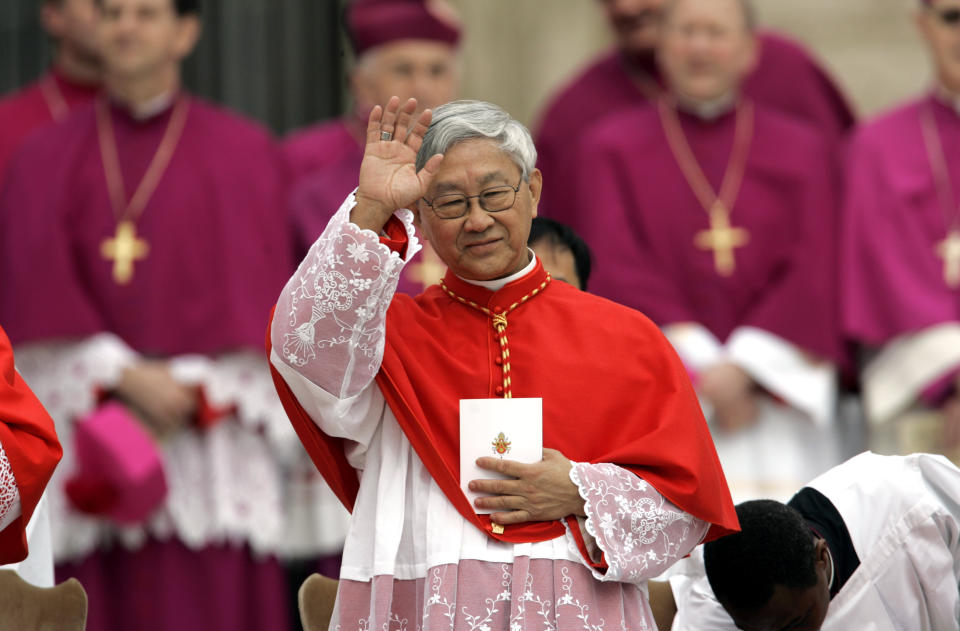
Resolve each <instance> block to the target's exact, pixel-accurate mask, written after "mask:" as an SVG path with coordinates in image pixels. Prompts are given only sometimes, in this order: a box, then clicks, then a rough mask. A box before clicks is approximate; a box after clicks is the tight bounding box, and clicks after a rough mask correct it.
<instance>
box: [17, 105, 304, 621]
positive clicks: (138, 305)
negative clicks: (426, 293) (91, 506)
mask: <svg viewBox="0 0 960 631" xmlns="http://www.w3.org/2000/svg"><path fill="white" fill-rule="evenodd" d="M183 103H185V104H186V105H185V107H186V109H182V107H181V105H182V104H183ZM98 111H99V112H101V113H102V114H104V115H105V116H106V119H105V120H109V121H110V123H111V127H112V129H113V134H114V137H115V145H113V146H115V147H116V150H117V158H118V160H117V162H118V163H119V165H120V166H119V171H120V174H121V178H122V181H123V184H124V188H125V189H126V196H127V198H129V197H130V196H131V195H133V194H134V191H135V190H137V188H138V182H140V181H141V179H142V178H143V176H144V173H145V172H146V171H148V165H149V164H150V163H151V162H152V160H153V158H154V155H155V153H156V152H157V149H158V146H160V145H161V144H162V140H161V139H162V138H164V136H165V133H166V132H167V129H168V123H170V121H171V118H172V117H175V116H177V117H178V118H176V120H183V128H182V134H181V135H180V138H179V141H178V142H176V143H175V145H174V146H173V147H174V148H173V151H172V154H171V157H170V160H169V165H168V166H167V168H166V169H165V170H164V171H163V173H162V175H161V176H160V178H159V180H157V186H156V188H155V191H154V192H153V194H152V195H150V196H149V200H148V201H147V203H146V206H145V207H144V210H143V212H142V213H141V214H140V215H139V217H137V218H135V221H134V225H135V230H136V236H137V238H139V239H141V240H143V241H145V242H146V243H147V244H148V247H149V249H148V250H147V251H146V252H143V251H141V252H140V254H141V257H140V258H138V259H137V260H135V261H133V264H132V277H131V278H130V279H129V282H127V283H126V284H118V282H117V281H116V280H115V275H114V264H113V262H112V261H111V260H108V258H106V257H105V256H104V253H105V252H106V253H107V254H109V253H110V252H109V251H108V250H104V243H105V242H106V241H107V240H108V239H110V238H112V237H114V235H115V234H116V232H117V219H116V217H115V215H114V208H113V206H112V204H111V197H110V194H109V193H108V186H107V183H106V182H107V181H106V178H105V176H104V160H103V158H102V154H101V151H100V146H101V145H100V141H99V140H98V136H99V135H100V134H98V115H97V112H98ZM178 112H185V115H184V116H185V118H179V116H180V115H178V114H177V113H178ZM102 130H103V127H100V131H101V132H102ZM108 163H109V161H108ZM9 173H10V177H9V178H8V179H7V180H6V184H5V186H4V188H3V190H2V192H0V279H2V280H0V321H2V322H3V323H4V327H5V328H6V329H7V331H8V333H9V335H10V338H11V340H12V341H13V342H14V344H15V345H17V349H18V360H23V363H24V368H25V373H24V374H26V372H27V371H26V368H27V366H26V364H27V363H29V364H31V370H30V373H31V374H32V375H36V377H37V381H34V382H32V383H37V384H38V386H37V387H36V390H37V393H38V397H40V398H41V400H44V402H45V403H47V402H49V403H48V405H49V406H50V408H51V415H53V416H54V417H55V419H56V420H57V424H58V431H60V430H61V429H62V430H63V432H65V433H66V434H67V435H68V436H69V435H70V433H72V432H73V427H74V424H73V421H74V420H75V419H76V418H78V417H80V415H81V414H82V413H86V412H89V411H90V409H91V405H92V404H86V403H84V401H87V400H88V399H92V396H91V395H90V391H92V390H93V389H94V387H96V388H100V387H101V385H103V386H104V387H106V388H108V389H109V387H110V384H104V381H108V380H109V379H110V378H109V377H107V376H106V375H105V374H104V373H106V372H109V369H106V368H104V367H105V366H106V365H108V363H109V361H110V358H109V357H105V355H109V353H99V354H97V355H90V356H89V357H88V356H87V355H82V354H80V351H79V350H78V351H77V352H76V353H75V354H74V355H71V354H70V352H71V349H74V348H78V349H82V348H86V346H89V345H92V344H94V343H95V342H96V341H97V340H105V339H106V338H109V339H111V340H116V339H119V340H122V343H119V344H120V345H121V346H122V349H117V348H116V344H114V349H115V351H114V352H117V353H122V354H125V355H132V356H133V359H130V360H128V361H129V362H130V363H133V362H136V361H139V360H140V359H144V358H159V359H163V360H170V364H169V365H170V366H171V368H170V370H171V372H172V371H173V370H174V364H175V363H176V362H180V364H179V365H180V366H181V368H182V370H181V372H180V373H178V374H177V375H176V378H177V379H178V380H179V381H181V383H188V384H191V385H192V384H193V383H194V381H190V380H197V381H196V383H197V385H198V387H200V388H202V389H203V390H202V391H203V393H204V395H205V396H207V397H211V398H214V399H216V400H217V402H218V403H217V404H218V405H221V404H222V406H223V407H224V408H225V409H228V410H230V412H228V413H226V414H225V415H224V417H223V418H222V420H221V422H220V423H218V424H216V425H215V426H212V427H207V428H204V429H201V428H200V427H199V426H198V427H189V428H186V429H184V430H182V431H179V432H177V433H176V434H175V435H174V436H171V437H169V439H168V440H166V441H164V442H163V443H162V444H161V445H160V446H161V448H162V451H163V455H164V461H165V467H166V474H167V485H168V487H169V488H170V492H169V493H168V495H167V499H166V500H165V503H164V504H163V505H162V506H161V507H159V508H158V509H157V510H156V512H155V513H154V514H153V515H151V516H150V517H149V518H148V519H147V520H146V521H144V522H143V523H141V524H134V525H128V524H124V525H123V527H122V528H121V527H118V526H117V525H116V524H114V523H113V522H110V521H109V520H106V519H102V518H100V517H99V516H97V515H88V514H87V513H84V512H81V511H80V510H75V509H70V508H69V507H68V505H67V502H66V499H65V494H64V493H63V490H62V488H63V482H62V480H61V483H60V484H59V485H58V488H59V491H58V494H57V496H56V498H57V501H56V502H55V505H56V506H58V507H63V508H59V509H58V510H59V513H58V519H59V520H60V521H58V522H57V523H55V524H54V529H55V532H54V537H55V545H56V546H57V547H56V548H55V553H56V554H57V556H58V560H59V562H60V565H59V567H58V578H59V579H60V580H63V579H64V578H66V577H67V576H76V577H78V578H79V579H80V580H81V582H83V583H84V585H85V586H86V588H87V590H88V593H90V595H91V597H90V602H91V608H90V617H89V619H88V628H89V629H90V630H91V631H114V630H120V629H141V630H143V631H164V630H166V629H172V628H176V629H178V630H180V631H199V630H200V629H204V630H205V631H211V630H221V631H226V630H227V629H230V630H231V631H242V630H245V629H246V630H250V631H252V630H254V629H265V628H276V629H286V628H287V617H288V612H287V608H286V597H285V596H286V588H285V581H284V576H283V570H282V568H281V566H280V563H279V561H278V560H277V556H276V554H278V549H279V547H280V544H278V543H277V541H278V540H279V539H280V534H279V532H280V529H281V528H282V525H283V522H282V520H283V519H285V517H284V515H285V513H284V512H283V511H282V506H281V505H280V504H279V501H278V500H276V499H275V498H278V497H280V496H281V489H282V488H283V487H282V484H283V479H284V478H283V477H282V476H283V473H282V471H283V469H282V463H281V462H279V459H278V456H276V452H273V451H271V449H272V447H273V445H274V444H279V440H277V441H273V442H271V441H272V434H271V432H270V431H267V430H268V429H269V428H270V419H271V414H272V412H271V408H270V406H271V405H274V404H273V403H272V399H262V400H261V399H257V398H256V393H257V391H258V389H259V386H260V385H261V383H262V381H263V377H260V376H259V374H260V372H265V369H266V366H265V365H261V364H259V363H256V364H255V363H253V362H251V361H248V360H246V359H245V357H247V356H252V353H253V350H254V349H258V348H259V347H261V345H262V340H263V332H264V328H265V325H266V322H267V320H268V319H269V313H270V309H271V307H272V303H273V301H274V299H275V297H276V295H277V293H278V291H279V290H280V288H282V286H283V284H284V282H285V280H286V278H287V277H289V274H290V273H291V270H292V261H291V248H290V244H289V233H288V230H287V218H286V202H285V186H284V169H283V164H282V160H281V158H280V155H279V151H278V149H277V148H276V146H275V145H274V144H273V142H272V140H271V139H270V137H269V135H268V134H267V133H265V132H264V131H263V130H261V129H260V128H259V127H258V126H256V125H253V124H251V123H250V122H247V121H245V120H242V119H240V118H239V117H237V116H235V115H233V114H230V113H228V112H227V111H225V110H223V109H221V108H219V107H215V106H213V105H210V104H207V103H205V102H202V101H200V100H199V99H196V98H194V97H190V96H187V95H183V94H181V95H180V96H179V97H178V99H177V101H176V105H174V106H172V107H167V108H166V109H165V110H163V111H161V112H159V113H157V114H155V115H153V116H150V117H147V118H144V119H137V118H134V117H133V116H131V115H130V113H128V111H127V110H125V109H122V108H120V107H118V106H113V105H108V104H106V102H104V101H97V102H96V103H95V104H93V105H90V106H88V107H86V108H83V109H80V110H78V111H76V112H75V113H74V114H72V115H71V116H70V117H69V118H68V119H67V120H66V121H64V122H63V123H62V124H60V125H56V126H52V127H48V128H46V129H43V130H40V131H38V132H37V133H36V134H35V135H34V136H32V137H31V138H30V139H28V140H27V141H26V142H25V144H24V146H23V148H22V150H21V151H20V152H19V154H18V156H17V158H16V159H15V160H14V162H13V164H12V165H11V167H10V172H9ZM143 254H145V256H142V255H143ZM95 334H97V335H95ZM54 342H56V343H54ZM21 350H22V351H23V353H21ZM245 353H246V355H245ZM31 356H32V359H30V358H31ZM73 357H76V360H74V359H73ZM117 361H119V360H117ZM115 363H116V362H115ZM126 365H130V364H129V363H128V364H126ZM190 371H192V372H190ZM258 371H260V372H258ZM57 375H69V377H67V378H57ZM190 375H193V376H192V377H191V376H190ZM264 377H266V375H264ZM71 384H80V388H74V391H73V392H70V391H69V388H68V386H70V385H71ZM41 392H43V393H44V394H42V393H41ZM45 395H46V396H45ZM247 395H249V396H250V399H249V400H247V399H246V397H247ZM274 399H275V397H274ZM221 402H222V403H221ZM55 410H56V411H57V412H56V413H55ZM78 412H79V413H78ZM265 428H266V429H265ZM65 444H66V445H67V446H68V453H67V455H65V460H66V459H67V458H68V457H72V454H71V453H70V452H71V451H72V450H71V449H70V446H71V445H72V443H71V442H70V441H69V440H68V439H65ZM240 463H242V464H240ZM67 470H68V471H69V467H68V468H67ZM250 472H255V474H254V475H253V476H251V479H248V480H247V481H246V482H241V483H240V486H242V491H240V492H237V490H236V489H235V487H234V484H235V483H234V482H233V480H238V479H241V478H243V477H245V476H246V475H247V474H248V473H250ZM55 481H56V478H55ZM80 508H81V509H83V507H80ZM264 508H266V509H267V510H263V509H264ZM246 515H254V516H255V519H246V520H245V516H246ZM248 522H255V524H253V525H248ZM131 533H133V534H132V536H129V535H130V534H131ZM104 541H110V542H111V543H112V545H111V546H109V547H103V546H102V544H101V542H104ZM258 546H259V548H258ZM254 549H256V550H257V552H259V554H254V552H253V550H254Z"/></svg>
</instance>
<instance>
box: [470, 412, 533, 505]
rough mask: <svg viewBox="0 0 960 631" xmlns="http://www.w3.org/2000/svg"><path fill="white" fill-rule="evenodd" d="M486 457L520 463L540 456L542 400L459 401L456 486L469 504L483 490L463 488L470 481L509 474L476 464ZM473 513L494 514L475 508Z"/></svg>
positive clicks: (504, 476) (529, 461)
mask: <svg viewBox="0 0 960 631" xmlns="http://www.w3.org/2000/svg"><path fill="white" fill-rule="evenodd" d="M482 456H490V457H493V458H503V459H504V460H516V461H517V462H523V463H528V464H529V463H534V462H540V460H542V459H543V399H461V400H460V488H461V489H463V493H464V495H466V496H467V498H468V499H469V500H470V503H471V504H472V503H473V500H475V499H476V498H477V497H480V496H482V495H484V494H483V493H474V492H472V491H470V490H469V489H468V488H467V485H468V484H469V483H470V481H471V480H483V479H488V480H489V479H494V478H501V479H507V478H509V477H510V476H506V475H501V474H498V473H496V472H494V471H488V470H486V469H481V468H480V467H478V466H477V464H476V462H477V458H480V457H482ZM474 509H475V510H476V511H477V513H495V512H497V511H495V510H490V509H477V507H476V506H474Z"/></svg>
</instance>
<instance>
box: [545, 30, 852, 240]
mask: <svg viewBox="0 0 960 631" xmlns="http://www.w3.org/2000/svg"><path fill="white" fill-rule="evenodd" d="M759 41H760V46H761V54H760V59H759V62H758V65H757V68H756V69H755V70H754V72H753V73H752V74H751V75H750V76H749V77H748V78H747V81H746V83H745V85H744V86H743V92H744V94H746V95H747V96H749V97H751V98H752V99H753V100H754V101H756V102H757V103H758V104H759V105H763V106H767V107H768V108H772V109H775V110H777V111H779V112H782V113H784V114H786V115H788V116H791V117H793V118H797V119H799V120H801V121H803V122H805V123H807V124H808V125H810V126H811V127H814V128H816V129H817V130H818V131H819V132H820V133H822V134H824V135H825V136H827V137H828V138H830V139H832V140H836V139H839V138H840V137H841V135H843V134H844V133H845V132H846V131H847V130H849V129H850V128H851V127H852V125H853V122H854V117H853V113H852V112H851V109H850V106H849V104H848V103H847V101H846V99H845V97H844V96H843V94H842V92H841V91H840V89H839V88H838V87H837V85H836V84H835V83H834V82H833V80H832V79H831V78H830V77H829V75H828V74H827V73H826V71H825V70H824V69H823V68H822V67H821V65H820V64H819V63H817V62H816V61H815V60H814V59H813V58H812V57H811V55H810V53H809V52H807V51H806V50H805V49H804V48H803V47H801V46H800V45H799V44H797V43H796V42H794V41H792V40H790V39H787V38H786V37H783V36H781V35H777V34H774V33H770V32H763V33H761V34H760V35H759ZM635 74H637V75H646V77H648V78H647V79H646V80H645V82H646V85H644V81H642V80H638V79H637V78H636V77H635ZM661 82H662V78H661V76H660V72H659V69H658V68H657V66H656V63H655V62H654V60H653V57H652V56H650V57H647V58H646V59H643V60H637V61H635V60H631V59H627V58H626V57H625V56H624V55H623V54H621V53H620V52H617V51H614V52H610V53H607V54H605V55H603V56H602V57H601V58H600V59H598V60H597V61H596V62H594V63H593V64H592V65H590V66H589V67H588V68H587V69H586V70H584V71H583V72H581V73H580V74H579V75H578V76H577V77H576V78H574V79H573V80H572V81H571V82H570V83H569V84H567V85H566V86H565V87H564V88H562V89H561V91H560V92H559V94H558V95H557V96H556V97H554V98H553V100H551V102H550V103H549V104H548V105H547V107H546V109H545V110H544V113H543V114H542V116H541V119H540V121H539V123H538V125H537V133H536V143H537V151H538V154H539V156H538V160H537V166H539V167H540V169H541V170H542V171H543V181H544V187H543V188H544V190H543V198H542V199H541V201H540V210H541V212H543V214H544V215H545V216H548V217H552V218H554V219H557V220H559V221H563V222H564V223H567V224H569V225H571V226H573V227H574V228H575V229H577V230H578V231H580V230H581V229H582V227H583V223H585V222H587V221H589V216H590V212H591V211H590V209H589V208H583V207H580V206H577V203H576V198H575V195H574V191H573V188H572V187H573V186H574V182H575V181H576V175H577V170H578V168H579V166H580V165H582V164H583V160H582V156H581V154H580V138H581V137H582V134H583V132H585V131H586V130H587V129H588V128H589V127H590V126H591V125H592V124H594V123H596V122H597V121H598V120H599V119H601V118H603V117H604V116H606V115H608V114H612V113H614V112H616V111H617V110H619V109H623V108H625V107H633V106H637V105H642V104H644V103H646V102H647V100H648V99H649V97H650V95H651V93H652V92H653V91H655V90H656V89H658V88H659V85H660V83H661Z"/></svg>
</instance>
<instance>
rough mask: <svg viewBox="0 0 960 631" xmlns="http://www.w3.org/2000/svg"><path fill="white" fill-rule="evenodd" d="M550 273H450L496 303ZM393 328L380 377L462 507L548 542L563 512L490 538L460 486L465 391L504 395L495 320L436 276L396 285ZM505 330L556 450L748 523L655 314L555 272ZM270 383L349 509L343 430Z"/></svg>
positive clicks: (711, 516) (461, 288) (518, 392)
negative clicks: (495, 528) (503, 278)
mask: <svg viewBox="0 0 960 631" xmlns="http://www.w3.org/2000/svg"><path fill="white" fill-rule="evenodd" d="M546 278H547V275H546V272H545V271H544V270H543V267H542V265H540V263H539V262H538V263H537V266H536V269H535V270H534V271H533V272H531V273H530V274H528V275H526V276H525V277H523V278H521V279H519V280H517V281H514V282H512V283H510V284H508V285H506V286H505V287H503V288H502V289H501V290H499V291H497V292H491V291H488V290H486V289H484V288H481V287H477V286H475V285H470V284H468V283H465V282H464V281H462V280H460V279H459V278H457V277H456V276H455V275H453V274H451V273H449V272H448V274H447V276H446V279H445V282H446V285H447V287H449V288H450V289H451V290H452V291H453V292H455V293H456V294H457V295H459V296H460V297H462V298H464V299H466V300H470V301H474V302H476V303H477V304H480V305H483V306H486V307H488V308H489V309H490V310H491V311H493V310H495V309H496V308H497V307H500V308H501V309H507V308H509V307H510V305H512V304H514V303H515V302H517V301H519V300H521V299H522V298H523V297H524V296H526V295H528V294H530V293H531V292H532V291H533V290H534V289H536V288H537V287H540V286H541V284H542V283H543V281H544V280H546ZM386 325H387V338H386V345H385V348H384V357H383V363H382V365H381V368H380V372H379V373H378V374H377V377H376V382H377V386H378V387H379V388H380V390H381V392H382V393H383V395H384V397H385V398H386V401H387V404H388V405H389V406H390V409H391V410H392V411H393V413H394V415H395V416H396V418H397V421H398V422H399V423H400V426H401V428H402V429H403V431H404V433H405V434H406V436H407V439H408V440H409V441H410V443H411V445H412V446H413V448H414V449H415V450H416V452H417V455H418V456H419V457H420V459H421V460H422V461H423V462H424V464H425V465H426V467H427V469H428V470H429V471H430V473H431V475H432V476H433V479H434V480H435V481H436V482H437V484H438V485H439V486H440V488H441V489H442V490H443V491H444V493H445V495H446V496H447V498H448V499H449V500H450V501H451V502H452V503H453V505H454V506H455V507H456V508H457V510H458V511H459V512H460V514H461V515H463V517H464V518H465V519H467V520H468V521H470V522H471V523H473V524H474V525H476V526H477V527H478V528H480V529H481V530H483V531H484V532H486V533H487V534H488V535H490V536H491V537H493V538H495V539H498V540H501V541H506V542H511V543H520V542H532V541H544V540H548V539H553V538H555V537H558V536H560V535H562V534H563V533H564V527H563V524H562V523H561V522H560V521H551V522H528V523H526V524H518V525H510V526H506V527H505V532H503V533H502V534H494V533H492V532H491V525H490V519H489V517H488V516H486V515H483V516H480V515H477V514H476V513H475V512H474V510H473V508H472V505H471V503H470V502H469V500H468V499H467V498H466V496H465V495H464V494H463V493H462V492H461V490H460V482H459V468H460V460H459V451H460V444H459V402H460V399H479V398H486V397H495V396H497V395H498V394H499V392H502V390H500V391H498V387H499V386H500V385H501V384H502V383H503V374H502V367H501V365H500V362H499V358H500V347H499V344H498V342H497V339H496V337H495V331H494V329H493V327H492V325H491V320H490V318H489V317H488V316H487V315H485V314H484V313H482V312H481V311H479V310H477V309H474V308H473V307H470V306H467V305H464V304H461V303H460V302H458V301H455V300H453V299H452V298H450V297H449V296H448V295H446V294H445V293H444V292H443V291H442V290H441V289H440V287H439V286H436V285H434V286H432V287H430V288H429V289H427V290H426V291H425V292H424V293H423V294H421V295H420V296H418V297H417V298H415V299H414V298H410V297H409V296H406V295H401V294H397V295H396V296H395V297H394V299H393V302H392V304H391V305H390V309H389V310H388V312H387V324H386ZM506 334H507V337H508V339H509V346H510V362H511V375H512V384H513V396H514V397H542V399H543V445H544V447H551V448H553V449H558V450H559V451H560V452H562V453H563V454H564V455H565V456H567V457H568V458H570V459H571V460H573V461H575V462H592V463H597V462H612V463H616V464H618V465H620V466H623V467H626V468H627V469H629V470H630V471H632V472H634V473H635V474H637V475H638V476H640V477H641V478H643V479H644V480H646V481H647V482H649V483H650V484H652V485H653V486H654V487H655V488H656V489H657V490H658V491H659V492H660V493H661V494H663V495H664V496H665V497H666V498H667V499H669V500H670V501H671V502H673V503H674V504H676V505H677V506H679V507H680V508H682V509H683V510H685V511H686V512H688V513H690V514H692V515H694V516H696V517H699V518H700V519H703V520H705V521H708V522H710V523H711V524H713V526H712V527H711V529H710V532H709V534H708V539H712V538H716V537H718V536H722V535H724V534H727V533H729V532H731V531H733V530H736V529H738V523H737V518H736V514H735V512H734V508H733V503H732V501H731V499H730V493H729V491H728V489H727V484H726V480H725V479H724V476H723V471H722V470H721V468H720V463H719V461H718V460H717V455H716V452H715V450H714V446H713V442H712V440H711V438H710V434H709V432H708V430H707V425H706V422H705V421H704V419H703V415H702V413H701V411H700V407H699V404H698V402H697V398H696V396H695V395H694V391H693V388H692V387H691V385H690V382H689V380H688V378H687V374H686V371H685V370H684V368H683V366H682V364H681V363H680V360H679V359H678V358H677V356H676V354H675V353H674V351H673V349H672V348H671V347H670V345H669V343H668V342H667V341H666V340H665V338H664V337H663V336H662V335H661V333H660V331H659V330H658V329H657V328H656V326H654V325H653V324H652V323H651V322H650V321H649V320H648V319H647V318H645V317H644V316H643V315H641V314H640V313H639V312H636V311H632V310H630V309H627V308H626V307H623V306H621V305H618V304H616V303H613V302H610V301H607V300H604V299H602V298H599V297H596V296H593V295H591V294H586V293H583V292H581V291H579V290H577V289H574V288H573V287H572V286H570V285H567V284H565V283H562V282H552V283H550V284H549V285H547V287H546V289H545V290H544V291H542V292H539V293H538V294H537V295H535V296H534V297H532V298H531V299H529V300H528V301H527V302H525V303H523V304H522V305H520V306H519V307H517V308H516V309H514V310H512V311H510V312H509V314H508V326H507V329H506ZM268 347H269V336H268ZM268 352H269V348H268ZM274 381H275V383H276V384H277V389H278V391H279V393H280V397H281V399H282V401H283V403H284V406H285V408H286V410H287V414H288V415H289V416H290V418H291V420H292V422H293V425H294V427H295V428H296V430H297V433H298V434H299V436H300V439H301V440H302V441H303V443H304V445H305V446H306V448H307V451H308V452H309V453H310V455H311V457H312V458H313V461H314V463H315V464H316V465H317V468H318V469H319V470H320V472H321V473H322V474H323V475H324V477H325V478H326V480H327V482H328V483H329V484H330V486H331V487H332V488H333V490H334V491H335V492H336V493H337V495H338V496H339V498H340V499H341V501H343V503H344V504H345V505H346V506H347V508H352V506H353V502H354V499H355V498H356V493H357V489H358V488H359V483H358V478H357V473H356V471H355V470H354V469H353V468H351V467H350V465H349V464H348V463H347V461H346V458H345V457H344V454H343V442H342V440H341V439H335V438H331V437H329V436H326V435H324V434H323V433H322V432H321V431H320V430H319V428H318V427H317V425H316V424H315V423H314V422H313V421H312V420H311V419H310V417H309V416H308V415H307V413H306V412H305V411H304V410H303V408H302V407H301V406H300V405H299V404H298V402H297V401H296V399H295V398H294V396H293V394H292V393H291V391H290V389H289V387H288V386H287V385H286V383H285V382H284V381H283V379H282V378H281V377H280V376H279V374H278V373H277V372H276V371H274ZM568 519H571V520H572V519H573V518H572V517H571V518H568ZM573 530H574V532H575V533H578V532H579V529H578V528H576V527H575V528H573Z"/></svg>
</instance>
